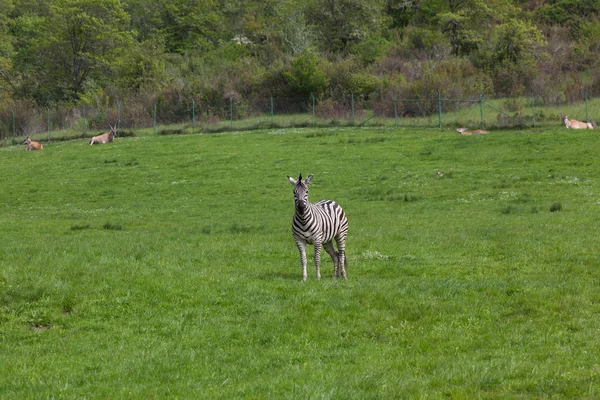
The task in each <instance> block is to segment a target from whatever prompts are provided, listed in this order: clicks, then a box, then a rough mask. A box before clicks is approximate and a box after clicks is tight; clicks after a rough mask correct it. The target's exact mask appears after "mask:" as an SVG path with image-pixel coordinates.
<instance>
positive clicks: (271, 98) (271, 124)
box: [271, 96, 274, 128]
mask: <svg viewBox="0 0 600 400" xmlns="http://www.w3.org/2000/svg"><path fill="white" fill-rule="evenodd" d="M273 126H274V124H273V96H271V128H272V127H273Z"/></svg>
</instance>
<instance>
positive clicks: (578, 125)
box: [562, 115, 597, 129]
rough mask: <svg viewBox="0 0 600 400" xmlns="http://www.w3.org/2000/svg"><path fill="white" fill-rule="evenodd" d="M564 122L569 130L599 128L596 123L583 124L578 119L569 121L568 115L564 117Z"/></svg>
mask: <svg viewBox="0 0 600 400" xmlns="http://www.w3.org/2000/svg"><path fill="white" fill-rule="evenodd" d="M562 121H563V123H564V124H565V126H566V127H567V129H596V128H597V126H596V124H595V123H594V122H581V121H577V120H576V119H569V118H567V116H566V115H563V116H562Z"/></svg>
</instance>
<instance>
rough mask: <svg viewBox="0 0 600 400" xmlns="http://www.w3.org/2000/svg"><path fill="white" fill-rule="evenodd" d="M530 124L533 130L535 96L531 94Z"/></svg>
mask: <svg viewBox="0 0 600 400" xmlns="http://www.w3.org/2000/svg"><path fill="white" fill-rule="evenodd" d="M531 122H532V124H533V125H532V126H533V127H534V128H535V95H534V94H533V92H532V93H531Z"/></svg>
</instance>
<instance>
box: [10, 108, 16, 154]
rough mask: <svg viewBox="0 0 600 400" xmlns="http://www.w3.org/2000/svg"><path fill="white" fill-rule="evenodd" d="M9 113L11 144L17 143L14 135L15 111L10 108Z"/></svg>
mask: <svg viewBox="0 0 600 400" xmlns="http://www.w3.org/2000/svg"><path fill="white" fill-rule="evenodd" d="M10 112H11V114H12V144H13V146H14V145H15V144H17V141H16V139H15V136H16V129H15V111H14V110H10Z"/></svg>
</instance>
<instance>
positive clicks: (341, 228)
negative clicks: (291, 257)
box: [288, 174, 348, 280]
mask: <svg viewBox="0 0 600 400" xmlns="http://www.w3.org/2000/svg"><path fill="white" fill-rule="evenodd" d="M312 178H313V176H312V175H309V176H308V178H306V179H305V180H304V181H302V174H300V177H299V178H298V180H297V181H296V180H295V179H294V178H292V177H290V176H289V175H288V179H289V181H290V183H291V184H292V185H294V200H295V203H296V212H295V213H294V219H293V220H292V233H293V235H294V239H295V240H296V246H298V251H300V262H301V263H302V279H303V280H306V277H307V276H306V244H307V243H308V244H313V245H314V246H315V266H316V268H317V279H321V246H323V247H325V251H327V253H328V254H329V255H330V256H331V260H332V261H333V268H334V273H333V276H334V277H336V278H337V277H338V276H339V275H340V269H341V274H342V277H343V278H344V279H346V266H348V262H347V260H346V236H347V235H348V219H347V218H346V214H344V210H342V207H340V206H339V204H337V203H336V202H335V201H332V200H321V201H319V202H318V203H310V202H309V201H308V185H309V184H310V183H311V182H312ZM333 239H335V241H336V243H337V247H338V251H335V248H334V247H333V242H332V241H333Z"/></svg>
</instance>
